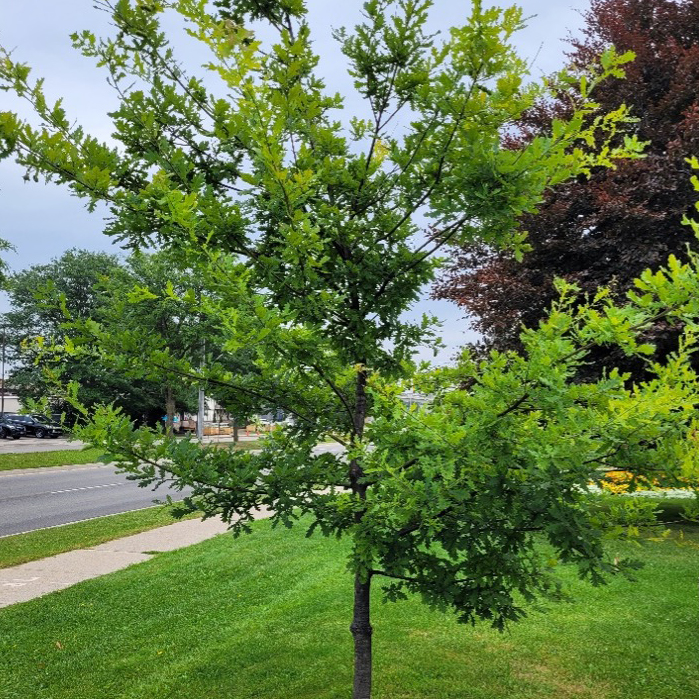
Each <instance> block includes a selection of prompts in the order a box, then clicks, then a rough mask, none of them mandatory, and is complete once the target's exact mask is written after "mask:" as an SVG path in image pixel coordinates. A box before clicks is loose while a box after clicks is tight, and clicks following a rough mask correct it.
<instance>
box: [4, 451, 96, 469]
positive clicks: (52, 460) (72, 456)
mask: <svg viewBox="0 0 699 699" xmlns="http://www.w3.org/2000/svg"><path fill="white" fill-rule="evenodd" d="M102 454H104V451H103V450H102V449H73V450H71V449H61V450H57V451H33V452H28V453H26V454H0V471H13V470H15V469H18V468H42V467H44V466H70V465H72V464H76V465H77V464H93V463H95V462H97V461H98V460H99V458H100V456H102Z"/></svg>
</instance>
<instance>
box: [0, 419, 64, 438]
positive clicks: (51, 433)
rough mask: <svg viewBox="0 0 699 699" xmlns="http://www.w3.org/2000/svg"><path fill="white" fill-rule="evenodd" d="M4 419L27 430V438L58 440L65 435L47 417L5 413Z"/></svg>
mask: <svg viewBox="0 0 699 699" xmlns="http://www.w3.org/2000/svg"><path fill="white" fill-rule="evenodd" d="M3 418H4V419H6V420H7V421H8V422H11V423H13V424H15V425H21V426H22V427H24V429H25V430H26V436H27V437H39V439H43V438H44V437H51V438H52V439H56V437H60V436H61V435H62V434H63V430H62V429H61V428H60V427H59V426H58V425H56V424H54V423H53V422H50V421H49V419H48V418H47V417H46V416H45V415H20V414H19V413H5V414H4V415H3Z"/></svg>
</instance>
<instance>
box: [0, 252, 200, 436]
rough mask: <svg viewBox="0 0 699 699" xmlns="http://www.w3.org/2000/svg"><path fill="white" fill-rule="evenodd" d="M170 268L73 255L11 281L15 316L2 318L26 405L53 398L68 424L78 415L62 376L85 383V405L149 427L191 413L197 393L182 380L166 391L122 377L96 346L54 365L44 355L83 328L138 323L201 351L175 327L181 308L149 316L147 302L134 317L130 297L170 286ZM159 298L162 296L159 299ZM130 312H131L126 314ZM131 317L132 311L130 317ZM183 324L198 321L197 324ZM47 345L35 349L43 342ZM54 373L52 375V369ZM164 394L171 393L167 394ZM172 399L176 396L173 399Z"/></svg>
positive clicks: (137, 258) (140, 259)
mask: <svg viewBox="0 0 699 699" xmlns="http://www.w3.org/2000/svg"><path fill="white" fill-rule="evenodd" d="M170 271H172V270H171V265H169V264H168V263H166V262H165V261H162V262H161V261H160V258H158V257H157V256H152V255H133V256H131V257H129V258H127V259H126V260H120V259H119V258H118V257H116V256H115V255H109V254H107V253H102V252H90V251H88V250H69V251H67V252H66V253H64V254H63V255H61V257H60V258H57V259H55V260H52V261H51V262H50V263H48V264H45V265H34V266H32V267H29V268H27V269H25V270H22V271H20V272H15V273H14V274H12V275H10V276H9V278H8V282H7V290H8V294H9V298H10V307H11V310H10V311H9V312H8V313H6V314H5V315H4V317H3V323H4V324H5V327H6V328H8V329H9V332H8V335H7V337H8V339H9V341H10V342H9V345H8V350H9V352H8V354H9V359H10V361H11V362H12V363H13V366H12V370H11V372H10V377H9V381H10V382H11V384H12V386H13V388H14V389H15V390H16V391H17V393H18V395H19V397H20V398H21V399H22V400H25V401H26V400H27V399H31V400H35V401H40V400H42V399H48V401H49V406H50V408H51V410H52V411H54V412H60V413H64V414H65V415H66V419H67V420H68V423H69V424H72V422H73V419H74V418H75V417H76V414H75V411H74V409H73V407H72V406H71V405H70V404H69V403H67V402H66V401H64V400H62V399H61V398H60V396H58V395H56V394H55V393H54V389H55V378H56V376H60V377H61V380H62V381H64V382H66V381H74V382H76V383H77V384H79V385H80V393H79V398H80V401H81V403H82V404H84V405H86V406H89V407H92V406H95V405H98V404H104V403H112V402H113V403H114V404H115V405H118V406H119V407H120V408H121V409H122V410H123V411H124V412H125V413H126V414H127V415H129V416H130V417H131V418H132V419H134V420H138V421H139V422H145V423H146V424H151V425H152V424H157V423H158V421H159V420H160V419H161V417H162V416H163V415H164V414H166V412H167V407H166V406H167V405H168V404H169V406H170V408H171V410H170V414H172V413H174V412H175V409H176V408H177V409H179V410H192V409H193V408H194V407H195V406H196V398H195V397H194V392H193V391H192V390H191V388H190V387H189V386H188V385H186V383H185V382H183V381H182V380H181V379H180V380H179V381H177V380H173V382H172V383H170V384H168V386H169V387H170V388H169V392H168V389H167V387H163V383H162V381H161V379H160V377H158V378H157V379H155V378H149V377H147V376H145V375H142V376H136V375H135V374H134V373H133V372H132V373H131V374H127V373H126V372H124V371H121V370H120V369H119V367H118V366H116V365H115V364H114V363H113V361H110V362H105V361H100V355H99V353H97V352H96V349H95V348H94V347H92V346H87V347H85V348H83V350H84V351H83V352H81V353H80V354H70V353H65V352H62V353H60V355H59V356H57V357H54V358H53V359H52V360H51V361H48V358H47V356H46V355H45V354H42V352H41V347H42V346H45V345H55V344H56V343H63V342H64V341H65V338H68V339H69V340H70V341H71V342H73V341H78V340H79V338H80V337H81V331H78V329H77V328H78V327H79V325H80V324H81V323H88V322H101V323H106V324H108V325H110V326H111V327H112V328H113V331H114V332H117V329H118V328H119V327H124V324H125V323H128V322H131V323H132V324H136V325H137V326H141V327H142V328H143V329H146V328H149V329H150V330H151V331H153V332H156V331H157V332H160V333H161V334H163V335H166V336H168V338H169V340H170V342H171V343H172V344H173V346H175V347H176V349H177V351H183V344H184V343H186V342H187V341H189V342H190V344H191V345H192V351H194V345H195V344H196V348H197V350H198V351H199V352H201V349H200V340H199V339H198V338H195V337H194V334H193V333H190V335H189V336H188V337H183V336H182V335H183V333H179V334H178V332H177V328H176V327H175V326H176V324H177V323H178V322H180V319H178V318H177V317H176V315H175V313H176V308H175V304H174V303H172V304H167V303H161V304H160V305H159V306H156V307H155V308H153V306H154V304H153V303H152V300H151V303H150V308H149V309H148V311H147V312H146V310H145V308H144V306H145V301H144V303H143V304H141V305H140V306H138V309H139V311H140V314H139V313H136V312H135V311H134V308H135V306H134V305H133V304H125V301H126V300H127V298H129V297H130V295H131V296H133V295H134V294H136V295H138V294H139V293H140V294H141V296H140V297H139V298H141V299H142V300H143V296H146V297H148V295H149V294H148V291H147V287H148V285H150V286H155V287H156V288H157V287H158V285H160V286H161V287H162V289H164V288H165V285H166V281H167V280H168V278H170V277H171V278H175V277H174V275H170V277H168V275H167V273H166V272H170ZM179 278H180V281H181V282H183V280H186V281H189V282H191V281H192V279H191V275H190V276H187V275H186V273H180V275H179ZM153 297H154V298H157V297H156V296H155V295H153ZM125 309H126V310H125ZM127 311H128V312H127ZM183 322H188V323H191V318H187V319H184V320H183ZM37 337H39V338H41V343H40V344H39V343H36V342H35V340H36V338H37ZM47 370H49V371H47ZM164 388H165V390H164ZM166 393H167V394H168V395H169V401H168V396H166Z"/></svg>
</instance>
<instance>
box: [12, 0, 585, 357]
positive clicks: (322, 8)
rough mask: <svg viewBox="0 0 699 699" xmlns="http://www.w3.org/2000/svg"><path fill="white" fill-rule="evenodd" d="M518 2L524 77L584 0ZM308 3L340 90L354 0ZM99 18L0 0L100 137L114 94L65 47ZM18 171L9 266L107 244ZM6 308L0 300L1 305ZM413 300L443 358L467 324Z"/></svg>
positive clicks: (82, 10)
mask: <svg viewBox="0 0 699 699" xmlns="http://www.w3.org/2000/svg"><path fill="white" fill-rule="evenodd" d="M484 4H486V5H487V4H488V2H487V0H486V2H485V3H484ZM496 4H503V3H496ZM434 5H435V6H434V8H433V11H432V16H431V20H430V21H431V24H432V26H433V27H434V29H438V30H445V29H447V28H448V27H449V26H451V25H453V24H459V23H460V22H461V21H462V20H463V19H464V18H465V17H466V16H467V13H468V10H469V7H470V3H469V2H468V0H435V3H434ZM519 5H520V6H521V7H522V8H523V9H524V12H525V15H526V16H530V19H529V22H528V27H527V29H525V30H524V31H523V32H521V33H520V35H519V36H518V38H517V39H516V41H515V43H516V45H517V47H518V49H519V53H520V55H521V56H522V57H523V58H525V59H527V60H528V61H529V62H530V63H532V66H533V68H532V75H533V77H538V76H540V75H542V74H548V73H550V72H552V71H554V70H557V69H558V68H560V67H561V66H562V63H563V60H564V56H563V53H564V51H565V50H566V44H565V42H564V39H565V38H566V36H568V34H569V33H572V34H578V32H579V29H580V27H581V26H582V18H581V14H580V13H581V11H582V10H584V9H585V8H586V7H587V6H588V2H587V0H522V1H521V2H520V3H519ZM308 6H309V9H310V13H311V26H312V32H313V38H314V41H315V46H316V49H317V51H318V53H319V54H320V56H321V64H320V71H321V72H322V74H323V75H324V76H325V77H326V80H327V83H328V87H329V88H331V89H335V90H338V91H340V92H344V91H345V90H346V88H347V87H348V86H350V87H351V81H350V80H349V78H348V77H347V75H346V70H345V67H344V63H343V62H342V59H343V57H342V55H341V54H340V53H339V51H338V49H337V46H336V44H335V42H334V41H333V39H332V37H331V30H332V28H333V27H339V26H347V27H351V26H352V25H353V24H355V23H356V20H357V19H358V16H359V11H360V9H361V6H362V2H360V1H359V0H345V1H344V2H342V3H338V2H334V1H332V0H331V1H328V0H309V1H308ZM106 20H107V17H106V15H105V14H104V13H101V12H98V11H96V10H94V9H93V7H92V2H91V0H61V1H60V2H56V0H22V1H21V2H16V1H14V0H0V44H2V45H3V46H5V47H6V48H11V49H14V50H15V53H14V57H15V59H16V60H20V61H22V62H26V63H29V64H30V65H31V66H32V67H33V72H34V75H35V76H36V77H38V76H43V77H45V78H46V85H45V89H46V92H47V96H48V97H49V98H53V99H55V98H58V97H61V96H62V97H63V98H64V106H65V108H66V109H67V112H68V114H69V115H70V116H71V117H73V118H76V119H77V120H78V121H79V122H80V123H82V124H83V125H84V126H85V127H86V129H87V130H88V131H89V132H91V133H93V134H94V135H96V136H99V137H102V138H108V136H109V134H110V131H111V129H110V122H109V119H108V117H107V116H106V114H107V112H108V111H109V110H110V109H113V108H114V107H115V106H116V102H115V99H114V95H113V94H112V92H111V90H110V88H109V87H108V86H107V84H106V82H105V79H104V74H103V73H102V72H101V71H99V70H98V69H96V68H95V67H94V66H93V64H92V63H91V62H90V61H88V60H87V59H84V58H83V57H82V56H80V55H79V54H77V53H76V52H75V51H74V50H73V49H72V47H71V42H70V38H69V35H70V34H71V33H72V32H74V31H76V30H81V29H87V28H89V29H92V30H94V31H96V32H97V33H99V32H100V30H106V29H107V28H108V25H107V22H106ZM180 58H181V60H184V61H185V62H188V63H191V64H192V65H193V66H194V67H196V66H197V65H198V64H199V63H201V60H199V56H198V55H197V52H196V51H195V50H193V48H192V47H190V46H185V47H184V48H183V51H182V52H181V53H180ZM192 72H194V71H192ZM17 108H21V106H20V105H19V103H17V102H16V101H15V99H13V98H12V97H11V96H8V95H7V93H3V92H0V110H6V109H12V110H15V109H17ZM22 175H23V171H22V170H21V168H19V167H18V166H17V165H15V164H14V163H12V162H10V161H7V160H6V161H3V162H0V212H1V213H0V237H1V238H5V239H7V240H9V241H10V242H11V243H12V244H13V245H14V246H15V248H16V252H15V253H9V254H7V255H6V259H7V261H8V263H9V264H10V266H11V267H12V268H13V269H22V268H24V267H27V266H29V265H32V264H38V263H44V262H48V261H49V260H50V259H51V258H53V257H56V256H59V255H60V254H61V253H62V252H63V251H65V250H67V249H69V248H72V247H80V248H87V249H90V250H110V249H114V248H113V247H112V246H111V243H110V240H109V239H108V238H107V237H106V236H104V235H103V234H102V228H103V223H102V218H101V216H100V215H99V212H98V213H97V214H88V213H87V212H86V211H85V208H84V204H83V202H82V201H80V200H78V199H76V198H74V197H70V196H69V195H68V193H67V191H66V190H65V189H62V188H59V187H57V186H55V185H44V184H35V183H33V182H24V181H23V180H22ZM5 308H6V305H5V303H4V302H3V301H2V300H0V310H4V309H5ZM417 310H419V311H420V312H423V311H429V312H432V313H435V314H436V315H438V316H439V317H440V318H443V319H444V321H445V323H444V332H443V335H444V340H445V342H446V343H447V345H448V347H449V349H448V350H447V352H445V353H444V354H443V356H442V357H441V358H442V359H444V358H447V357H448V356H449V355H450V354H452V353H453V348H455V347H457V346H459V345H461V344H463V343H464V342H465V341H466V340H467V339H468V338H469V337H473V334H472V333H467V332H465V331H466V328H467V325H468V324H467V322H466V321H465V320H463V319H462V317H461V315H462V314H461V312H460V311H459V310H458V309H456V307H455V306H453V305H451V304H449V303H447V302H435V301H429V300H425V301H423V302H422V303H421V304H420V308H419V309H417Z"/></svg>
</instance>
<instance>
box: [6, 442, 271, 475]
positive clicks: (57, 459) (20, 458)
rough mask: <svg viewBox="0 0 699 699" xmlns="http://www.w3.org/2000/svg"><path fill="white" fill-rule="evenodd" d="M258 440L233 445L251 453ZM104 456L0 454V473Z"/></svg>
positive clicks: (82, 452)
mask: <svg viewBox="0 0 699 699" xmlns="http://www.w3.org/2000/svg"><path fill="white" fill-rule="evenodd" d="M214 446H217V447H219V446H220V447H221V448H230V447H231V446H233V444H232V443H231V442H220V443H216V442H214ZM260 446H261V445H260V440H257V439H255V440H248V441H244V442H238V443H236V444H235V445H234V448H235V449H236V450H238V449H240V450H242V451H251V450H254V449H259V448H260ZM103 455H104V450H103V449H96V448H94V447H88V448H86V449H72V450H71V449H61V450H57V451H36V452H28V453H23V454H0V471H14V470H16V469H20V468H44V467H47V466H71V465H76V466H79V465H82V464H92V463H96V462H98V461H99V460H100V458H101V457H102V456H103Z"/></svg>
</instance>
